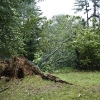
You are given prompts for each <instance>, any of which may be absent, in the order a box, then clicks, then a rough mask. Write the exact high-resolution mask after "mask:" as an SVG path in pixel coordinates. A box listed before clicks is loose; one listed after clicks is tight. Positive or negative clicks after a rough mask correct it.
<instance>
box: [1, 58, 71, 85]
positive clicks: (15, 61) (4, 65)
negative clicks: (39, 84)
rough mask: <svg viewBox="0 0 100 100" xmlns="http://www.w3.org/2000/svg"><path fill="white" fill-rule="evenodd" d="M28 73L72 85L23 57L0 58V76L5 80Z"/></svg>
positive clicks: (21, 76)
mask: <svg viewBox="0 0 100 100" xmlns="http://www.w3.org/2000/svg"><path fill="white" fill-rule="evenodd" d="M28 75H40V76H41V77H42V79H46V80H51V81H54V82H60V83H66V84H70V85H73V84H72V83H69V82H66V81H64V80H60V79H59V78H58V77H56V76H53V75H51V74H44V73H43V72H42V71H41V70H40V69H39V68H38V67H37V66H35V65H34V64H32V63H30V62H29V61H28V59H26V58H24V57H13V58H12V59H10V60H5V59H0V78H2V77H6V81H10V79H14V78H16V79H20V78H24V77H25V76H28Z"/></svg>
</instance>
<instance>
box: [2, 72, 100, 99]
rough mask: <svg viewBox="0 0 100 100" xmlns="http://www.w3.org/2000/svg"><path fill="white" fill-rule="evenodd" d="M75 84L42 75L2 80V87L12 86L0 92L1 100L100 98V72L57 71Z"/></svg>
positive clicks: (61, 76) (58, 74)
mask: <svg viewBox="0 0 100 100" xmlns="http://www.w3.org/2000/svg"><path fill="white" fill-rule="evenodd" d="M54 75H55V76H58V77H60V78H61V79H63V80H66V81H68V82H70V83H74V84H75V85H67V84H61V83H55V82H52V81H47V80H42V79H41V77H40V76H28V77H26V78H24V79H22V80H14V81H11V82H8V83H5V82H4V81H3V80H2V81H0V89H1V88H3V87H4V86H10V88H9V89H7V90H6V91H4V92H2V93H0V100H100V73H99V72H67V73H56V74H54Z"/></svg>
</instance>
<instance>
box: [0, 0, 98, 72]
mask: <svg viewBox="0 0 100 100" xmlns="http://www.w3.org/2000/svg"><path fill="white" fill-rule="evenodd" d="M37 2H38V1H36V0H16V1H12V0H1V1H0V57H1V58H10V57H11V56H25V57H26V58H28V59H29V60H31V61H34V63H35V64H37V65H38V66H39V67H40V68H41V69H43V70H47V71H53V70H56V69H57V68H59V67H61V68H62V67H73V66H74V67H75V68H78V69H84V70H100V33H99V31H100V14H99V8H100V0H76V1H75V3H74V10H75V11H76V12H78V11H84V13H85V14H86V16H87V19H84V18H82V17H81V16H71V15H67V14H66V15H63V14H61V15H56V16H53V17H52V18H51V19H49V20H47V18H46V17H41V14H42V11H41V10H40V9H39V7H38V6H37ZM89 12H91V14H89Z"/></svg>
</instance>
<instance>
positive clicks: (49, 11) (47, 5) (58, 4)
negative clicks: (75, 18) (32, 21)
mask: <svg viewBox="0 0 100 100" xmlns="http://www.w3.org/2000/svg"><path fill="white" fill-rule="evenodd" d="M74 2H75V0H44V1H42V2H40V3H38V6H40V9H41V10H42V12H43V16H46V17H47V18H51V17H52V16H54V15H58V14H69V15H80V16H82V17H83V16H84V17H85V15H83V12H81V13H77V14H75V13H74V12H75V11H74V10H72V9H73V7H74Z"/></svg>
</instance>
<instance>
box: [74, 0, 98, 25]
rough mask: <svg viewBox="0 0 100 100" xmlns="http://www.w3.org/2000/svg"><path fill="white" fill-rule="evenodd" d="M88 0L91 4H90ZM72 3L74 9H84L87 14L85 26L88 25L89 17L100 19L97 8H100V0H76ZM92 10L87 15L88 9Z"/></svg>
mask: <svg viewBox="0 0 100 100" xmlns="http://www.w3.org/2000/svg"><path fill="white" fill-rule="evenodd" d="M90 2H91V3H92V4H93V5H92V4H90ZM74 5H75V6H76V8H75V9H74V10H76V12H77V11H83V10H84V11H85V12H84V13H86V14H87V20H86V23H87V26H89V20H90V19H91V18H94V17H95V18H97V19H98V20H100V15H99V8H100V0H76V1H75V3H74ZM90 10H92V11H93V12H92V14H91V15H90V16H89V11H90Z"/></svg>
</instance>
